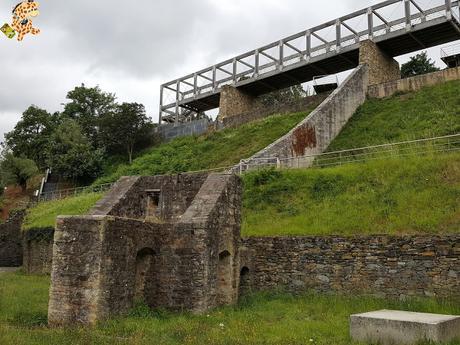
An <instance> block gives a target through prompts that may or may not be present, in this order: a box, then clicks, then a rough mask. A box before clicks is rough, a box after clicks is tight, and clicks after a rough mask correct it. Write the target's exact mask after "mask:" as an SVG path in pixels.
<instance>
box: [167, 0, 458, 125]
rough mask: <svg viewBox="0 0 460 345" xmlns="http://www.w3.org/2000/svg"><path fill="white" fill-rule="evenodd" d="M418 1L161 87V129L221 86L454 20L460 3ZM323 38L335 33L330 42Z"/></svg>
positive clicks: (386, 7) (361, 15) (385, 7)
mask: <svg viewBox="0 0 460 345" xmlns="http://www.w3.org/2000/svg"><path fill="white" fill-rule="evenodd" d="M420 1H422V0H387V1H384V2H382V3H379V4H376V5H374V6H371V7H368V8H365V9H363V10H360V11H356V12H354V13H352V14H349V15H347V16H344V17H341V18H338V19H336V20H332V21H329V22H327V23H324V24H322V25H318V26H316V27H313V28H311V29H308V30H304V31H302V32H299V33H297V34H295V35H292V36H289V37H286V38H283V39H281V40H279V41H276V42H273V43H270V44H268V45H265V46H263V47H260V48H258V49H255V50H252V51H250V52H247V53H245V54H241V55H239V56H236V57H234V58H232V59H228V60H226V61H223V62H221V63H218V64H216V65H214V66H211V67H208V68H205V69H202V70H200V71H198V72H195V73H192V74H189V75H187V76H184V77H182V78H178V79H176V80H173V81H170V82H168V83H165V84H163V85H161V89H160V124H161V123H162V118H163V115H172V116H176V115H177V114H179V113H180V112H179V109H180V108H181V107H183V106H184V107H187V103H188V102H191V101H193V100H195V99H199V98H201V97H204V96H206V95H212V94H216V93H218V92H220V89H221V88H222V86H224V85H234V86H236V87H238V86H241V85H245V84H249V83H251V82H254V81H255V80H257V79H258V78H259V77H261V76H264V75H271V74H277V73H281V72H282V70H283V69H285V68H287V67H291V66H296V67H297V66H299V67H300V66H303V65H306V64H309V63H310V62H313V61H318V60H321V59H324V58H325V57H329V56H331V54H339V53H340V52H341V51H344V50H347V49H351V48H356V47H357V46H359V42H360V41H363V40H367V39H374V38H377V37H380V36H385V35H387V34H391V33H393V32H396V31H400V30H406V31H410V30H411V29H412V27H413V26H414V25H417V24H420V23H425V22H430V21H433V20H436V19H438V18H440V17H443V18H446V19H448V20H452V18H458V13H457V12H458V7H459V1H454V0H439V1H437V2H435V3H436V4H437V5H433V1H431V2H430V5H428V6H434V7H429V8H423V7H422V6H421V5H419V2H420ZM441 3H442V5H440V4H441ZM395 6H396V10H397V11H396V15H393V16H390V15H389V14H388V13H387V12H390V13H391V11H392V9H394V8H395ZM454 9H455V10H454ZM393 12H395V11H393ZM390 17H391V18H390ZM393 18H397V19H395V20H393ZM363 22H364V23H365V24H364V25H360V23H363ZM363 28H364V29H363ZM328 32H333V33H334V35H333V36H334V38H333V39H332V40H331V39H330V38H329V37H328V35H327V33H328Z"/></svg>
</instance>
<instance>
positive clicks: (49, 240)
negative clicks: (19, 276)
mask: <svg viewBox="0 0 460 345" xmlns="http://www.w3.org/2000/svg"><path fill="white" fill-rule="evenodd" d="M53 237H54V228H52V227H50V228H40V229H30V230H27V231H26V232H25V233H24V239H23V243H24V258H23V267H24V270H25V271H26V273H28V274H50V273H51V264H52V261H53Z"/></svg>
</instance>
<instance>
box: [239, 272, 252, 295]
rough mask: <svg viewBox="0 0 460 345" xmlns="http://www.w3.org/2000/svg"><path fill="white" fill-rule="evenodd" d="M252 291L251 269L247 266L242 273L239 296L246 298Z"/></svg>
mask: <svg viewBox="0 0 460 345" xmlns="http://www.w3.org/2000/svg"><path fill="white" fill-rule="evenodd" d="M250 291H251V278H250V276H249V268H247V267H246V266H245V267H243V268H242V269H241V272H240V288H239V295H240V296H244V295H245V294H247V293H249V292H250Z"/></svg>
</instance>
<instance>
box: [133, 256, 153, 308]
mask: <svg viewBox="0 0 460 345" xmlns="http://www.w3.org/2000/svg"><path fill="white" fill-rule="evenodd" d="M154 257H155V252H154V251H153V250H152V249H150V248H144V249H142V250H140V251H139V252H138V253H137V256H136V283H135V289H134V298H135V300H136V301H144V302H147V300H148V293H149V287H150V288H151V285H152V279H153V277H152V271H153V266H154Z"/></svg>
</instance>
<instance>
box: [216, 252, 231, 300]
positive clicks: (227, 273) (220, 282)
mask: <svg viewBox="0 0 460 345" xmlns="http://www.w3.org/2000/svg"><path fill="white" fill-rule="evenodd" d="M230 303H232V256H231V254H230V252H229V251H227V250H225V251H223V252H221V253H220V254H219V264H218V267H217V304H218V305H227V304H230Z"/></svg>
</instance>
